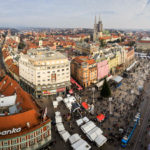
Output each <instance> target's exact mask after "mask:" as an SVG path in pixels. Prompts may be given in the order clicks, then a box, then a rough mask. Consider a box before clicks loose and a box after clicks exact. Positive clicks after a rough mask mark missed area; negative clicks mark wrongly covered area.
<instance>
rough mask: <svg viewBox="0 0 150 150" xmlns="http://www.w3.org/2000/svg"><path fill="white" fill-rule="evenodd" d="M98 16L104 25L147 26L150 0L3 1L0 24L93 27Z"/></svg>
mask: <svg viewBox="0 0 150 150" xmlns="http://www.w3.org/2000/svg"><path fill="white" fill-rule="evenodd" d="M95 15H96V16H97V18H98V16H99V15H100V17H101V19H102V21H103V24H104V28H125V29H130V28H132V29H148V28H149V26H150V21H149V17H150V0H125V1H123V2H122V1H121V0H108V1H107V2H106V1H105V0H101V1H98V0H93V1H90V0H76V1H69V0H63V1H60V0H43V1H41V0H30V1H29V0H7V1H1V5H0V18H1V23H0V26H1V27H18V26H19V27H50V28H68V27H71V28H93V24H94V18H95Z"/></svg>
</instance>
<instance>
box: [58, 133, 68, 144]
mask: <svg viewBox="0 0 150 150" xmlns="http://www.w3.org/2000/svg"><path fill="white" fill-rule="evenodd" d="M59 134H60V136H61V137H62V139H63V140H64V141H65V142H67V141H68V139H69V137H70V134H69V132H68V131H66V130H63V131H61V132H59Z"/></svg>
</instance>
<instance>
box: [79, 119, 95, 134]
mask: <svg viewBox="0 0 150 150" xmlns="http://www.w3.org/2000/svg"><path fill="white" fill-rule="evenodd" d="M94 127H96V125H95V124H94V123H93V122H92V121H89V122H87V123H86V124H84V125H82V126H81V130H82V131H83V132H84V133H88V132H89V131H90V130H92V129H93V128H94Z"/></svg>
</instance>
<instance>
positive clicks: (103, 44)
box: [100, 39, 106, 48]
mask: <svg viewBox="0 0 150 150" xmlns="http://www.w3.org/2000/svg"><path fill="white" fill-rule="evenodd" d="M105 46H106V42H105V40H103V39H102V40H100V47H102V48H103V47H105Z"/></svg>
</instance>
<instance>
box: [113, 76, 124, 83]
mask: <svg viewBox="0 0 150 150" xmlns="http://www.w3.org/2000/svg"><path fill="white" fill-rule="evenodd" d="M112 80H113V81H115V82H117V83H119V82H121V81H122V80H123V78H122V77H121V76H114V77H113V78H112Z"/></svg>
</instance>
